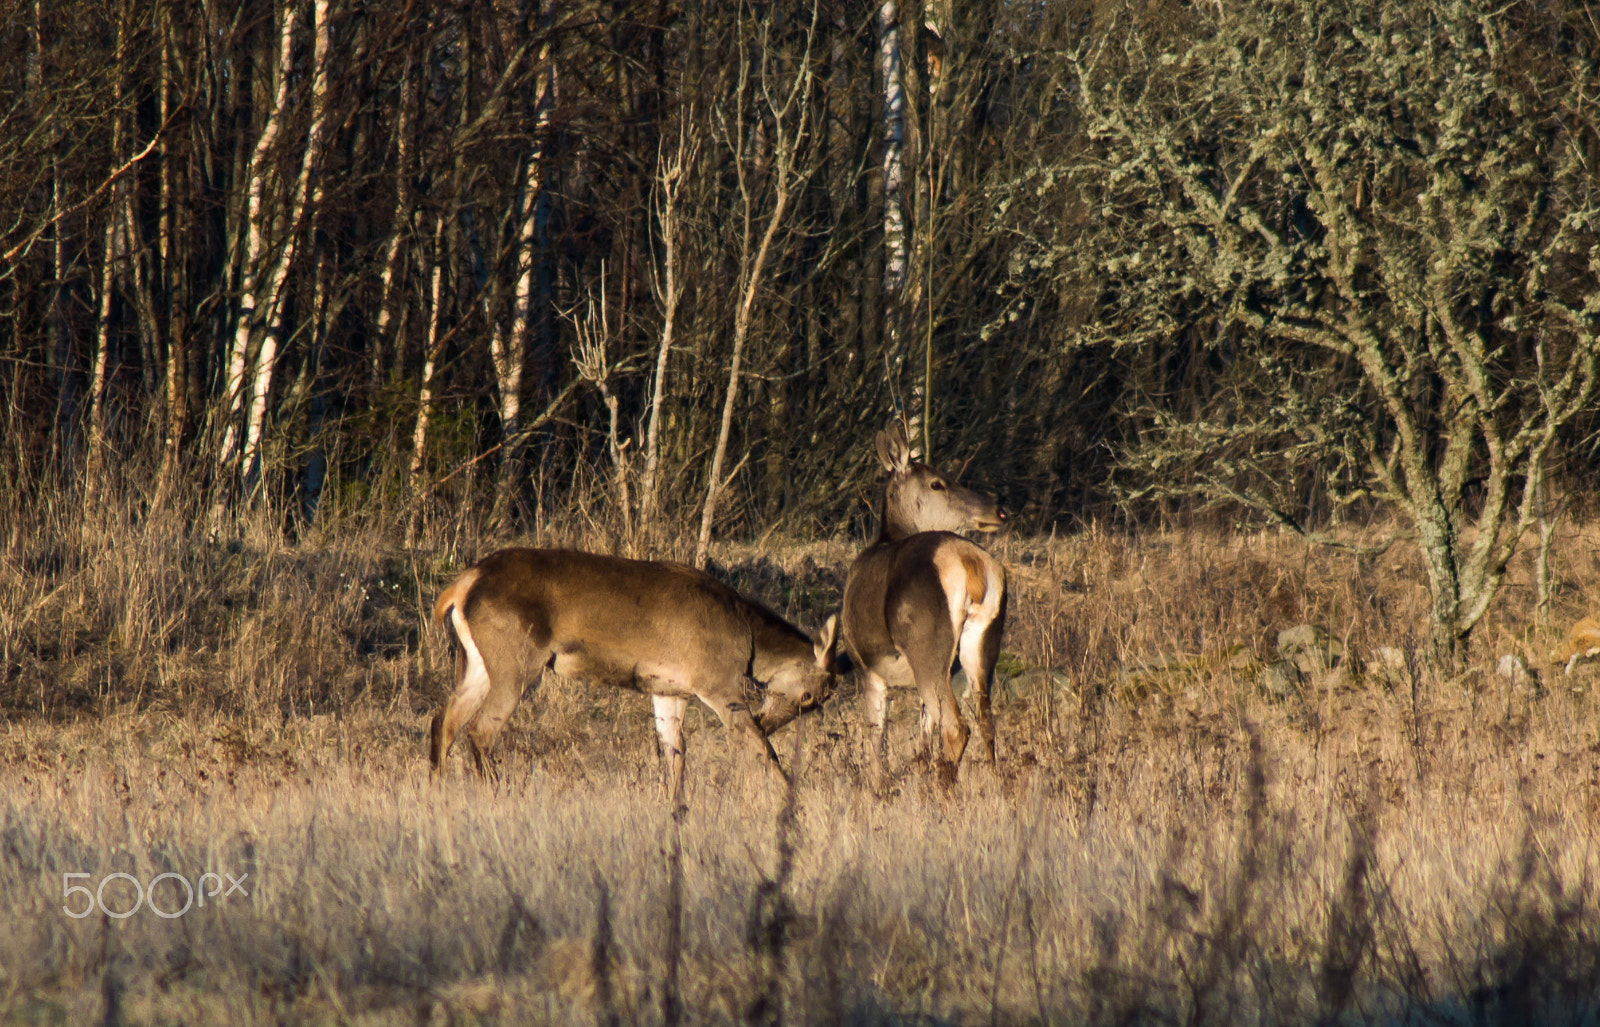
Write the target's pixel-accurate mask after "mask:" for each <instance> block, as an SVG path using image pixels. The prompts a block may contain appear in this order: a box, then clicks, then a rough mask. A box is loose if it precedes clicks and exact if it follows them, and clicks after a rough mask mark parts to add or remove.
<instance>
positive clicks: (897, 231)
mask: <svg viewBox="0 0 1600 1027" xmlns="http://www.w3.org/2000/svg"><path fill="white" fill-rule="evenodd" d="M878 72H879V76H880V77H881V79H882V81H883V163H882V174H883V310H882V311H880V312H879V316H880V317H881V318H882V319H883V350H884V353H885V354H887V357H888V363H889V367H890V374H891V380H890V382H889V385H890V388H891V389H898V388H899V386H900V382H901V379H902V375H901V370H902V368H903V366H904V364H905V351H904V348H903V343H904V339H902V337H901V320H902V319H901V316H900V304H901V300H902V299H903V296H904V293H905V284H906V263H907V259H906V257H907V255H906V248H907V247H906V213H905V167H904V159H903V158H904V154H903V153H902V149H903V145H904V140H905V121H904V116H905V81H904V76H903V74H902V69H901V63H900V12H899V9H898V6H897V3H896V0H883V3H882V4H880V5H879V7H878ZM914 416H915V415H914ZM918 420H920V418H918ZM917 435H918V432H917V430H916V428H915V426H912V429H911V431H910V433H909V437H910V438H912V439H915V438H916V437H917Z"/></svg>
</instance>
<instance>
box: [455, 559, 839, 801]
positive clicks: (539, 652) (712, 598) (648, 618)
mask: <svg viewBox="0 0 1600 1027" xmlns="http://www.w3.org/2000/svg"><path fill="white" fill-rule="evenodd" d="M433 619H434V621H435V623H440V622H447V623H448V624H449V627H450V631H451V634H452V635H453V636H454V638H455V641H456V690H455V693H454V694H453V695H451V696H450V699H449V701H448V702H446V703H445V706H444V709H443V710H441V711H439V713H438V715H436V716H435V717H434V718H433V728H432V732H431V735H432V747H431V752H430V759H431V761H432V766H433V773H434V774H435V775H437V774H439V773H440V772H441V771H442V769H443V766H444V758H445V756H446V754H448V753H449V751H450V744H451V742H452V741H454V740H455V736H456V732H457V731H459V730H460V729H461V728H463V727H465V728H466V729H467V734H468V737H469V739H470V740H471V742H472V750H473V757H474V760H475V762H476V766H477V769H478V774H479V776H487V767H486V766H485V762H484V761H485V758H486V757H487V756H488V754H489V752H490V750H491V749H492V748H493V746H494V742H495V739H496V737H497V736H498V735H499V734H500V731H501V729H502V728H503V727H504V726H505V723H506V720H507V718H509V717H510V716H511V711H512V710H514V709H515V708H516V705H517V701H518V700H519V699H521V698H522V692H523V689H524V688H525V687H526V686H527V685H528V684H530V683H534V684H536V683H537V682H538V680H539V678H540V676H541V675H542V674H543V673H544V670H545V668H546V667H549V668H552V669H554V670H555V671H556V673H558V674H564V675H567V676H569V677H573V678H577V679H579V680H581V681H585V682H588V683H590V684H595V685H613V686H617V687H622V688H631V689H635V690H637V691H640V692H645V693H647V694H649V695H650V697H651V700H652V702H653V703H654V705H655V721H656V731H657V733H658V734H659V735H660V737H661V747H662V752H663V754H664V755H665V756H666V758H667V772H668V791H669V793H670V795H671V799H672V801H673V803H674V804H676V803H677V802H678V801H679V800H680V799H681V797H682V794H683V715H684V712H685V711H686V710H687V709H688V706H689V700H690V699H691V698H698V699H699V700H700V701H701V702H703V703H705V704H706V705H707V706H709V707H710V708H711V710H712V712H714V713H716V715H717V716H718V717H720V718H721V719H722V723H723V725H724V726H725V727H727V729H728V732H729V736H730V737H731V738H735V739H737V740H738V743H739V744H741V745H742V746H744V747H745V748H746V749H747V750H749V751H750V752H751V753H752V754H753V755H754V756H756V757H757V758H759V759H760V760H761V762H762V763H763V764H764V765H765V766H767V767H768V768H770V770H771V771H772V772H773V773H774V774H775V775H776V776H778V777H780V778H781V777H783V771H782V769H781V768H780V767H779V766H778V760H777V757H776V756H775V755H774V754H773V751H772V746H771V745H770V744H768V742H767V738H766V736H767V734H769V733H770V732H772V731H774V730H776V729H778V728H779V727H782V726H783V725H784V724H787V723H788V722H789V721H791V720H793V719H794V718H795V717H796V716H798V715H799V714H800V713H801V712H802V711H804V710H808V709H811V708H812V707H814V706H816V705H817V704H818V703H820V702H822V701H823V700H824V699H825V698H827V696H828V694H829V693H830V692H831V691H832V690H833V669H832V664H833V642H834V626H835V623H836V622H835V620H834V618H832V617H830V618H828V622H827V624H825V625H824V626H823V628H822V631H821V632H820V633H819V634H818V636H817V637H816V638H815V639H812V638H809V637H808V636H807V635H806V633H805V632H803V631H801V630H800V629H799V628H797V627H795V626H794V625H792V624H790V623H789V622H788V621H786V620H784V619H783V618H782V617H780V616H778V615H777V614H776V613H774V612H772V611H771V610H769V609H768V608H767V607H765V606H762V605H761V604H760V603H757V602H753V601H751V600H749V599H746V598H744V597H743V596H741V595H740V594H739V593H737V592H735V591H734V590H733V589H731V588H729V587H728V586H727V585H724V584H723V583H722V582H720V581H718V580H717V579H715V578H713V577H711V576H710V575H708V574H705V573H702V572H701V571H697V570H695V569H694V568H692V567H686V566H684V565H682V564H676V563H658V562H653V561H647V560H624V559H621V558H620V557H615V556H602V555H599V554H595V553H582V552H577V551H575V550H569V549H502V550H500V551H499V552H497V553H494V554H492V555H490V556H488V557H485V558H484V559H483V560H482V561H480V562H479V563H478V565H477V566H476V567H473V568H472V569H471V570H469V571H467V572H466V573H465V574H463V575H461V577H459V578H457V579H456V580H455V582H454V583H452V584H451V585H450V587H449V588H447V589H445V590H444V594H443V595H441V596H439V599H438V602H436V603H435V604H434V607H433ZM747 683H752V687H748V688H747ZM757 689H763V690H764V692H765V696H764V699H763V701H762V703H761V707H760V709H759V710H758V711H757V712H756V713H754V714H752V713H751V711H750V708H749V706H748V705H747V693H752V692H755V691H756V690H757Z"/></svg>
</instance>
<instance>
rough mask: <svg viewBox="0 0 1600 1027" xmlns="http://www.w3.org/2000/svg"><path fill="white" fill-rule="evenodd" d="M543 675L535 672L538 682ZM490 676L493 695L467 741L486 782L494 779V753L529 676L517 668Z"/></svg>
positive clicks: (472, 724) (470, 728) (486, 700)
mask: <svg viewBox="0 0 1600 1027" xmlns="http://www.w3.org/2000/svg"><path fill="white" fill-rule="evenodd" d="M542 674H543V670H542V669H540V670H535V671H534V679H533V680H534V682H535V683H537V682H538V680H539V675H542ZM489 677H490V685H489V694H488V695H487V696H485V697H484V700H483V703H482V705H480V706H479V707H478V715H477V716H476V717H473V718H472V720H471V721H469V722H468V723H467V740H468V741H469V742H471V743H472V762H473V766H474V767H476V768H477V771H478V777H479V778H480V779H481V780H484V781H487V780H489V779H490V778H491V777H493V776H494V775H493V770H494V768H493V764H492V763H491V762H490V757H491V756H492V755H493V754H494V748H495V743H496V742H498V741H499V740H500V732H501V731H503V730H504V729H505V726H506V721H508V720H510V719H511V714H512V712H513V711H515V710H516V708H517V703H518V702H520V701H521V700H522V692H523V681H524V680H525V673H524V671H523V669H522V668H521V667H517V668H508V669H507V670H506V672H505V673H504V674H501V673H498V672H496V671H491V672H490V675H489Z"/></svg>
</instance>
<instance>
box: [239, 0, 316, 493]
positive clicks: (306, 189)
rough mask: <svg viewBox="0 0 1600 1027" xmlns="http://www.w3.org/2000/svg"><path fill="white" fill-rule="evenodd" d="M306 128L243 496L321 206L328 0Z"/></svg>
mask: <svg viewBox="0 0 1600 1027" xmlns="http://www.w3.org/2000/svg"><path fill="white" fill-rule="evenodd" d="M311 10H312V32H313V38H314V40H315V42H314V44H313V49H312V73H311V127H310V128H309V129H307V130H306V145H305V151H304V153H303V154H302V156H301V160H300V172H299V175H298V177H297V178H296V180H295V185H294V192H293V194H292V197H291V199H290V202H289V209H288V216H287V217H286V218H285V219H284V221H285V223H286V225H287V232H286V234H285V237H284V240H283V245H282V247H281V249H280V252H279V255H278V258H277V260H276V261H274V262H273V266H272V272H271V278H270V279H269V282H268V290H267V293H266V296H265V299H266V301H267V302H266V314H267V332H266V334H265V335H264V336H263V338H262V340H261V347H260V348H259V349H258V350H257V351H256V359H255V365H254V368H253V372H252V375H251V379H252V387H251V395H250V416H249V421H248V423H247V426H246V429H245V445H244V475H243V483H244V490H245V494H246V497H247V498H248V495H249V494H250V493H251V492H253V491H254V490H255V488H256V487H257V485H259V483H260V480H261V439H262V434H263V432H264V430H265V427H266V418H267V397H268V395H269V394H270V393H271V391H272V375H273V372H274V371H275V370H276V368H277V364H278V352H279V349H280V347H281V343H282V339H283V336H284V323H283V289H284V282H285V280H286V279H287V277H288V273H289V267H290V265H291V264H292V263H293V262H294V256H295V250H296V243H297V242H298V240H299V237H300V234H301V226H306V230H307V233H308V234H310V235H312V236H315V234H316V230H317V225H316V220H317V218H316V212H317V211H318V210H319V209H320V207H321V205H322V194H323V186H322V180H321V177H320V175H319V174H318V168H319V167H320V164H321V159H322V140H323V136H324V135H325V133H326V130H327V113H328V110H327V109H328V52H329V30H328V0H312V5H311Z"/></svg>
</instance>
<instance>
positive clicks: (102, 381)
mask: <svg viewBox="0 0 1600 1027" xmlns="http://www.w3.org/2000/svg"><path fill="white" fill-rule="evenodd" d="M123 33H124V29H123V24H122V19H121V17H119V18H118V19H117V43H116V53H117V56H118V58H119V60H118V64H119V65H120V63H121V61H120V58H121V55H122V42H123ZM122 93H123V76H122V75H121V74H120V73H118V74H117V75H116V84H115V86H114V91H113V93H112V111H113V114H112V121H111V166H112V167H116V166H117V165H118V163H119V161H120V160H121V157H122V145H123V143H122V132H123V128H122ZM130 187H131V183H130V182H129V181H128V178H127V177H126V176H123V177H121V178H119V179H117V181H116V182H114V183H113V184H112V186H111V197H110V205H109V207H108V208H107V210H106V230H105V239H104V251H103V253H102V257H103V260H104V263H103V264H102V265H101V269H100V301H99V317H98V318H97V319H96V321H95V343H94V362H93V364H92V365H91V367H90V370H89V452H88V461H87V465H86V466H85V468H84V485H85V490H84V492H85V495H86V496H87V497H88V498H89V499H90V500H91V501H92V500H93V499H94V498H95V496H96V495H97V494H98V491H99V488H100V476H101V474H102V472H103V469H104V466H105V457H106V453H105V448H106V445H107V440H106V374H107V368H108V366H109V364H110V362H111V314H112V310H113V305H114V303H115V299H116V288H117V280H118V279H119V278H120V277H121V275H122V273H123V272H122V261H123V259H124V257H125V255H126V251H127V238H126V231H127V228H126V224H127V222H126V220H125V213H124V208H125V207H126V206H127V205H128V200H129V188H130Z"/></svg>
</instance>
